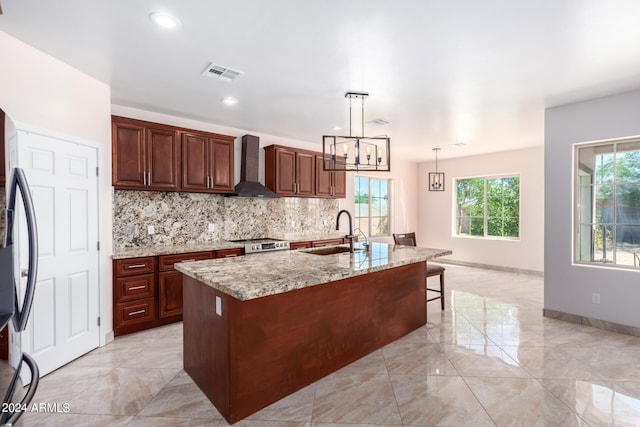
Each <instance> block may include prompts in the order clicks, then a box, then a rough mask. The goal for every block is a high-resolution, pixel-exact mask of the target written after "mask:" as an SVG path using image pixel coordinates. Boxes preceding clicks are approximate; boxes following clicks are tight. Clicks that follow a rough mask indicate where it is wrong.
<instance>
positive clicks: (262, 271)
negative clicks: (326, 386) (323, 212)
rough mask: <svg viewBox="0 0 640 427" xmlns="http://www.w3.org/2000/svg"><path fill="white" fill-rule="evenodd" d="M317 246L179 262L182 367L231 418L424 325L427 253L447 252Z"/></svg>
mask: <svg viewBox="0 0 640 427" xmlns="http://www.w3.org/2000/svg"><path fill="white" fill-rule="evenodd" d="M356 248H358V245H356ZM358 249H361V247H360V248H358ZM317 251H318V249H315V250H314V249H301V250H297V251H282V252H272V253H267V254H260V255H254V256H245V257H238V258H231V259H214V260H207V261H197V262H191V263H181V264H176V268H177V269H178V271H181V272H182V273H183V274H184V275H185V277H184V282H183V283H184V285H183V304H184V314H183V325H184V326H183V327H184V369H185V371H186V372H187V373H188V374H189V375H190V376H191V378H192V379H193V380H194V381H195V383H196V384H197V385H198V386H199V387H200V389H201V390H202V391H203V392H204V393H205V395H206V396H207V397H208V398H209V400H211V402H212V403H213V404H214V405H215V406H216V408H217V409H218V410H219V411H220V413H221V414H222V415H223V416H224V417H225V419H226V420H227V421H228V422H230V423H234V422H236V421H238V420H241V419H243V418H244V417H246V416H248V415H250V414H252V413H254V412H256V411H258V410H260V409H262V408H264V407H266V406H268V405H270V404H271V403H273V402H276V401H277V400H279V399H281V398H283V397H285V396H287V395H289V394H291V393H293V392H294V391H296V390H299V389H301V388H302V387H305V386H306V385H308V384H311V383H313V382H314V381H317V380H318V379H320V378H322V377H324V376H326V375H328V374H330V373H332V372H335V371H336V370H338V369H340V368H342V367H344V366H346V365H348V364H349V363H352V362H354V361H355V360H357V359H359V358H361V357H363V356H365V355H367V354H369V353H371V352H373V351H375V350H377V349H379V348H381V347H383V346H385V345H387V344H389V343H390V342H392V341H394V340H396V339H398V338H400V337H402V336H404V335H406V334H407V333H409V332H411V331H413V330H415V329H417V328H419V327H421V326H423V325H424V324H425V323H426V290H425V277H426V263H425V261H427V260H429V259H433V258H436V257H439V256H444V255H449V254H451V251H448V250H440V249H426V248H419V247H409V246H394V245H387V244H383V243H373V244H372V245H371V247H370V249H369V250H366V251H365V250H356V251H355V252H354V253H349V252H344V253H337V254H331V255H318V254H314V253H313V252H317Z"/></svg>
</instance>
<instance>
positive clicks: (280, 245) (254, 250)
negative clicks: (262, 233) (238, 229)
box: [229, 238, 289, 255]
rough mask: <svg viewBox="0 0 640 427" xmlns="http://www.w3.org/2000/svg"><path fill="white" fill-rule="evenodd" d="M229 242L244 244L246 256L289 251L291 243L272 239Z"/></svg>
mask: <svg viewBox="0 0 640 427" xmlns="http://www.w3.org/2000/svg"><path fill="white" fill-rule="evenodd" d="M229 242H232V243H241V244H244V253H245V255H249V254H259V253H265V252H272V251H288V250H289V242H288V241H286V240H279V239H270V238H259V239H240V240H229Z"/></svg>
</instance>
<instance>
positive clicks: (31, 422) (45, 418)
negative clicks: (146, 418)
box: [17, 413, 133, 427]
mask: <svg viewBox="0 0 640 427" xmlns="http://www.w3.org/2000/svg"><path fill="white" fill-rule="evenodd" d="M132 419H133V417H130V416H118V415H85V414H50V413H29V414H24V415H23V416H22V417H21V418H20V419H19V420H18V423H17V426H24V427H27V426H28V427H41V426H42V427H87V426H91V427H124V426H127V425H129V422H131V420H132Z"/></svg>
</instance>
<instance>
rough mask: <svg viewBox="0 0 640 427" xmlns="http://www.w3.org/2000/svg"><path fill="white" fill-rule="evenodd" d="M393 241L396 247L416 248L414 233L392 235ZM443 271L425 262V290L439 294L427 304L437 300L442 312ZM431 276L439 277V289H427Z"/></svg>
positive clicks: (437, 266) (439, 267)
mask: <svg viewBox="0 0 640 427" xmlns="http://www.w3.org/2000/svg"><path fill="white" fill-rule="evenodd" d="M393 241H394V243H395V244H396V245H405V246H416V233H415V232H411V233H402V234H395V233H394V234H393ZM444 270H445V268H444V267H441V266H439V265H430V264H429V263H428V262H427V290H428V291H431V292H437V293H438V294H439V295H438V296H437V297H433V298H428V299H427V302H429V301H433V300H437V299H439V300H440V308H441V309H442V310H444ZM431 276H440V289H433V288H430V287H429V277H431Z"/></svg>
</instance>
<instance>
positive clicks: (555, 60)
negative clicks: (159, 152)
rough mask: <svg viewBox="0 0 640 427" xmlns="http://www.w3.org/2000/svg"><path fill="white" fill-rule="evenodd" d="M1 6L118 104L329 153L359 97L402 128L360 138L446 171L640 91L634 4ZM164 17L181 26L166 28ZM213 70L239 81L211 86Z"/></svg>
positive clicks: (3, 25) (8, 25) (567, 0)
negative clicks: (559, 114)
mask: <svg viewBox="0 0 640 427" xmlns="http://www.w3.org/2000/svg"><path fill="white" fill-rule="evenodd" d="M2 9H3V12H4V15H2V16H0V30H1V31H4V32H6V33H8V34H10V35H12V36H14V37H16V38H18V39H20V40H22V41H24V42H26V43H28V44H30V45H31V46H34V47H36V48H38V49H40V50H42V51H44V52H47V53H48V54H50V55H52V56H54V57H56V58H59V59H60V60H62V61H63V62H65V63H67V64H69V65H71V66H73V67H75V68H77V69H79V70H81V71H83V72H85V73H87V74H89V75H92V76H94V77H96V78H97V79H99V80H101V81H104V82H106V83H108V84H109V85H110V86H111V91H112V92H111V93H112V102H113V103H114V104H118V105H125V106H131V107H137V108H142V109H146V110H151V111H158V112H163V113H169V114H173V115H178V116H182V117H187V118H193V119H197V120H202V121H207V122H212V123H216V124H221V125H225V126H233V127H237V128H242V129H247V130H249V131H255V132H262V133H268V134H273V135H278V136H283V137H288V138H294V139H299V140H303V141H311V142H317V143H318V145H319V146H320V141H321V136H322V135H323V134H339V135H342V134H348V130H349V108H348V107H349V103H348V100H346V99H345V98H344V93H345V92H346V91H347V90H364V91H368V92H369V93H370V96H369V98H368V99H367V100H366V102H365V119H366V120H367V121H368V120H373V119H378V118H383V119H386V120H389V121H391V122H392V123H391V124H390V125H387V126H384V127H380V126H372V125H367V126H366V128H365V135H366V136H375V135H380V134H388V135H389V136H390V137H391V144H392V152H393V154H394V156H396V155H398V156H401V157H404V158H409V159H413V160H417V161H420V160H429V159H433V158H434V153H433V152H432V150H431V149H432V148H433V147H443V150H442V151H441V152H440V154H439V156H440V158H446V157H456V156H466V155H471V154H477V153H484V152H492V151H501V150H509V149H516V148H522V147H528V146H535V145H542V144H543V134H544V128H543V126H544V108H546V107H550V106H555V105H560V104H564V103H568V102H574V101H580V100H584V99H589V98H593V97H598V96H602V95H608V94H611V93H617V92H623V91H627V90H631V89H638V88H640V25H639V22H640V1H638V0H541V1H523V0H515V1H514V0H485V1H477V0H450V1H444V0H443V1H435V0H396V1H390V0H322V1H302V0H230V1H213V0H164V1H162V0H135V1H132V0H89V1H87V0H55V1H51V0H2ZM154 11H167V12H170V13H171V14H173V15H174V16H176V17H178V18H179V19H180V21H181V23H182V25H181V27H180V28H179V29H178V30H173V31H169V30H163V29H161V28H158V27H156V26H155V25H154V24H152V23H151V22H150V20H149V14H150V13H151V12H154ZM7 61H8V59H7V58H2V63H3V65H2V66H6V65H7V63H8V62H7ZM211 61H213V62H215V63H218V64H220V65H224V66H227V67H230V68H234V69H237V70H241V71H243V72H244V75H243V76H242V77H241V78H239V79H237V80H236V81H234V82H232V83H227V82H224V81H221V80H217V79H213V78H211V77H204V76H202V75H201V74H200V73H201V72H202V71H203V70H204V68H205V67H206V66H207V65H208V64H209V63H210V62H211ZM42 71H43V74H42V78H43V79H46V70H42ZM225 96H233V97H235V98H237V99H238V100H239V104H237V105H235V106H231V107H229V106H226V105H223V104H222V103H221V102H220V99H221V98H223V97H225ZM358 109H359V106H358ZM358 109H355V112H354V121H355V123H354V125H353V132H352V134H354V135H355V134H360V133H361V131H360V116H359V112H358V111H359V110H358ZM356 112H358V113H356ZM335 125H341V126H343V127H344V129H345V130H342V131H334V130H333V127H334V126H335ZM459 142H464V143H466V144H467V145H466V146H464V147H456V146H451V144H456V143H459Z"/></svg>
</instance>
